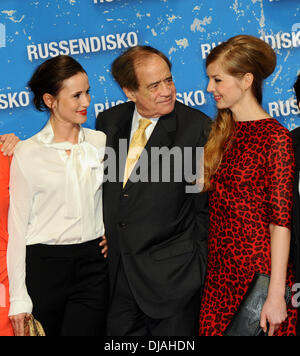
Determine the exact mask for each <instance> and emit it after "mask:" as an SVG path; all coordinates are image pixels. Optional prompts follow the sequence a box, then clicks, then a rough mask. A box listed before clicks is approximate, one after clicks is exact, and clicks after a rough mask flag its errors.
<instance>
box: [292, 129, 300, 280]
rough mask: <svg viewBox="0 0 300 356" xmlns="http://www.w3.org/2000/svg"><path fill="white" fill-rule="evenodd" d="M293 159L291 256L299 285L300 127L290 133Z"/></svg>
mask: <svg viewBox="0 0 300 356" xmlns="http://www.w3.org/2000/svg"><path fill="white" fill-rule="evenodd" d="M292 135H293V140H294V148H295V158H296V174H295V184H294V201H293V228H292V244H291V254H292V258H293V260H294V265H295V268H296V280H297V283H300V198H299V170H300V127H298V128H297V129H295V130H293V131H292Z"/></svg>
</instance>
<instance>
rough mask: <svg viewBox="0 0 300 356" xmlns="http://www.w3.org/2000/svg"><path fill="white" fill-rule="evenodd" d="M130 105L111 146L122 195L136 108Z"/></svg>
mask: <svg viewBox="0 0 300 356" xmlns="http://www.w3.org/2000/svg"><path fill="white" fill-rule="evenodd" d="M128 105H129V107H128V109H127V110H126V112H124V113H123V114H122V120H119V121H118V123H117V125H115V128H114V130H113V133H112V139H111V145H110V146H111V147H112V148H113V149H114V152H115V154H116V178H117V182H118V184H116V185H115V186H116V189H117V190H118V192H119V193H121V191H122V188H123V183H122V180H123V177H124V170H125V163H126V157H127V151H128V145H129V139H130V132H131V125H132V118H133V113H134V108H135V106H134V104H133V103H129V104H128ZM119 115H120V113H119Z"/></svg>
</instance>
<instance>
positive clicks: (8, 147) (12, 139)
mask: <svg viewBox="0 0 300 356" xmlns="http://www.w3.org/2000/svg"><path fill="white" fill-rule="evenodd" d="M19 141H20V139H19V137H17V136H16V135H14V134H6V135H0V143H1V144H2V148H1V151H2V152H3V154H4V156H11V155H12V154H13V153H14V150H15V147H16V144H17V143H18V142H19Z"/></svg>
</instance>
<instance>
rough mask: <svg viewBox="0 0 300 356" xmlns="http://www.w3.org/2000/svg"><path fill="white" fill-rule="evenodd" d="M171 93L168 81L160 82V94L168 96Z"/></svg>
mask: <svg viewBox="0 0 300 356" xmlns="http://www.w3.org/2000/svg"><path fill="white" fill-rule="evenodd" d="M171 93H172V89H171V85H170V83H165V82H162V83H161V85H160V95H162V96H169V95H170V94H171Z"/></svg>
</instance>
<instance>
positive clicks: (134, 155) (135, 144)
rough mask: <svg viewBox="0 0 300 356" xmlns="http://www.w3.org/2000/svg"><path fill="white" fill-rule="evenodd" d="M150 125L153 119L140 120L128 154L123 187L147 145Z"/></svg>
mask: <svg viewBox="0 0 300 356" xmlns="http://www.w3.org/2000/svg"><path fill="white" fill-rule="evenodd" d="M149 125H151V120H148V119H140V120H139V128H138V129H137V130H136V131H135V133H134V135H133V137H132V140H131V143H130V146H129V149H128V155H127V159H126V165H125V172H124V183H123V188H124V187H125V185H126V183H127V181H128V178H129V177H130V174H131V172H132V170H133V168H134V166H135V164H136V162H137V161H138V159H139V158H140V155H141V154H142V152H143V149H144V147H145V146H146V143H147V137H146V133H145V131H146V128H147V127H148V126H149Z"/></svg>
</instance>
